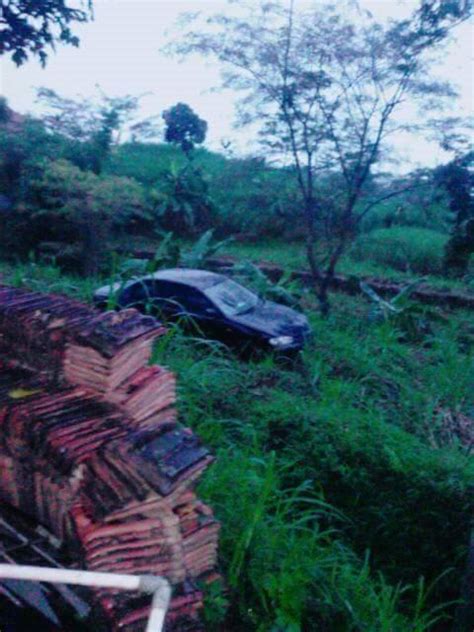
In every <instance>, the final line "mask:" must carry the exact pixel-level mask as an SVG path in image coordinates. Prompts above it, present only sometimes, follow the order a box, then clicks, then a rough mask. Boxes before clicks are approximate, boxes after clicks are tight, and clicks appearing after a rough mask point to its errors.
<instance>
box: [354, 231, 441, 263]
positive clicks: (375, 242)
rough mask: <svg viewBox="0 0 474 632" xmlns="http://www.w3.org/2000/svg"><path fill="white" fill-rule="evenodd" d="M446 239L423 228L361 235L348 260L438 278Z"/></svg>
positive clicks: (435, 232)
mask: <svg viewBox="0 0 474 632" xmlns="http://www.w3.org/2000/svg"><path fill="white" fill-rule="evenodd" d="M446 241H447V235H443V234H442V233H439V232H437V231H434V230H428V229H426V228H411V227H402V226H396V227H395V226H394V227H392V228H380V229H378V230H374V231H372V232H370V233H367V234H365V235H361V236H360V237H359V238H358V239H357V241H356V242H355V244H354V246H353V248H352V250H351V256H352V257H353V258H354V259H356V260H359V261H362V260H366V261H369V260H370V261H373V262H376V263H378V264H381V265H386V266H389V267H391V268H393V269H394V270H401V271H409V272H412V273H415V274H441V273H442V271H443V249H444V246H445V244H446Z"/></svg>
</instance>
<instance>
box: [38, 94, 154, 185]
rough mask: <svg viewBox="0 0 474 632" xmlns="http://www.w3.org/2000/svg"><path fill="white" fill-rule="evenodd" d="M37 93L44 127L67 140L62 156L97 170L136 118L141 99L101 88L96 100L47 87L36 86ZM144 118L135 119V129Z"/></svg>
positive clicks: (98, 171)
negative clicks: (104, 91) (62, 93)
mask: <svg viewBox="0 0 474 632" xmlns="http://www.w3.org/2000/svg"><path fill="white" fill-rule="evenodd" d="M37 93H38V101H39V102H40V103H41V104H42V105H43V107H44V108H45V113H44V115H43V118H42V120H43V123H44V125H45V127H46V129H48V130H49V131H51V132H53V133H55V134H60V135H61V136H62V137H63V138H64V139H67V140H68V141H69V146H68V148H67V149H68V151H67V153H66V154H65V156H64V157H65V158H67V159H68V160H70V161H71V162H73V163H74V164H76V165H77V166H78V167H80V168H81V169H86V170H87V169H90V170H91V171H93V172H94V173H96V174H99V173H100V172H101V171H102V168H103V164H104V162H105V161H106V160H107V158H108V156H109V155H110V152H111V149H112V146H113V145H114V144H115V143H116V142H118V140H119V139H120V136H121V133H122V132H123V130H124V129H128V128H130V126H132V123H133V122H134V121H135V117H136V113H137V110H138V107H139V104H140V99H141V97H134V96H131V95H125V96H121V97H108V96H107V95H105V94H103V93H102V92H100V94H99V99H98V100H96V101H92V100H86V99H84V98H81V99H79V100H77V99H71V98H66V97H62V96H60V95H59V94H57V92H55V91H54V90H51V89H49V88H39V89H38V91H37ZM145 122H146V121H141V122H140V123H137V122H136V121H135V122H134V125H133V127H134V129H135V133H137V129H139V127H140V125H142V126H143V125H144V123H145ZM148 122H149V123H150V120H149V119H148Z"/></svg>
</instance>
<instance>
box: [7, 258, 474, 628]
mask: <svg viewBox="0 0 474 632" xmlns="http://www.w3.org/2000/svg"><path fill="white" fill-rule="evenodd" d="M262 258H264V257H262ZM3 274H4V275H5V277H6V280H10V282H14V283H16V284H25V285H27V286H30V287H34V288H35V289H44V290H48V289H49V290H54V291H64V292H66V293H71V294H73V295H77V296H80V297H81V298H87V297H89V296H90V291H91V289H92V287H93V285H94V283H93V282H92V281H86V282H83V281H79V280H77V279H68V278H64V277H62V276H61V275H60V274H59V273H58V272H57V271H55V270H54V269H52V268H50V269H45V268H41V267H38V266H34V265H29V266H25V267H23V268H16V269H14V270H12V269H6V268H4V271H3ZM471 316H472V315H471V314H466V313H463V312H457V313H456V315H453V316H452V318H451V320H450V321H449V322H440V323H434V324H433V327H434V332H433V335H432V336H431V337H430V338H429V339H427V340H425V343H424V344H417V345H415V344H407V343H403V342H401V341H400V340H399V337H398V335H397V332H396V331H394V330H393V329H392V328H390V327H388V326H378V327H374V326H373V327H369V326H368V324H367V308H366V306H365V304H364V303H363V302H361V301H359V300H357V299H353V298H348V297H342V296H341V297H337V298H336V299H335V308H334V312H333V314H332V316H331V318H330V319H329V320H327V321H325V320H322V319H320V318H319V317H318V316H317V315H314V316H312V324H313V328H314V331H315V342H314V345H313V346H312V347H310V348H308V349H307V351H306V352H305V353H304V355H303V357H302V358H301V361H300V363H299V364H298V366H297V367H296V368H295V369H294V370H289V368H285V367H282V366H279V365H277V364H276V363H275V361H274V359H273V358H272V357H267V358H264V359H261V360H260V361H255V362H253V363H250V364H247V363H242V362H240V361H239V360H238V359H236V358H235V357H232V356H229V355H227V354H225V353H222V352H220V351H219V349H218V347H216V346H215V345H212V344H208V343H205V344H204V343H202V342H199V341H193V340H190V339H189V338H186V337H184V336H183V335H182V334H181V332H180V331H179V329H171V330H170V333H169V335H168V336H167V337H166V338H164V339H162V340H161V341H160V342H159V344H158V345H157V347H156V350H155V358H154V359H155V361H158V362H161V363H164V364H167V365H169V366H171V368H173V369H174V370H175V371H176V372H177V373H178V383H179V394H180V413H181V418H182V420H183V422H185V423H186V424H188V425H190V426H192V427H193V428H194V429H195V430H196V432H197V433H198V434H199V435H200V436H201V437H202V438H203V440H204V441H205V442H206V443H207V444H208V445H209V446H210V447H212V449H213V451H214V452H215V454H216V456H217V461H216V464H215V465H214V466H212V467H211V468H210V470H209V471H208V473H207V475H206V476H205V478H204V480H203V481H202V483H201V486H200V494H201V495H202V497H203V498H204V499H205V500H206V501H208V502H209V503H210V504H211V505H212V506H213V507H214V508H215V510H216V513H217V515H218V517H219V518H220V519H221V521H222V525H223V526H222V534H221V559H222V566H223V571H224V574H225V576H226V578H227V581H228V586H229V594H228V596H227V598H228V600H229V602H230V608H229V611H228V615H227V620H226V623H225V626H224V627H225V629H226V630H261V631H264V630H271V629H279V630H285V631H288V632H290V631H296V630H300V629H301V630H314V629H318V630H322V631H324V630H327V631H328V632H332V631H338V630H341V631H342V630H344V631H345V630H360V631H361V632H362V631H363V632H367V631H369V632H370V631H373V632H379V631H380V632H382V631H387V632H388V630H390V631H392V632H406V631H407V630H413V631H416V632H422V630H425V629H428V626H427V625H425V624H426V619H425V618H424V616H425V615H424V614H423V613H422V610H423V608H422V604H421V601H422V600H423V598H422V597H420V598H419V599H418V601H417V599H416V595H417V594H418V595H423V590H422V588H423V587H422V586H421V587H420V585H417V582H418V577H419V576H420V575H421V574H423V575H424V576H425V577H426V579H427V582H431V581H433V580H434V579H435V578H436V577H438V576H440V575H441V574H442V573H443V572H448V575H447V576H445V577H444V578H442V579H441V580H440V581H439V583H438V584H437V586H436V588H435V590H434V592H433V594H432V595H431V596H430V600H429V601H430V604H431V605H433V604H434V603H439V602H440V601H441V602H442V601H445V600H447V599H450V598H452V597H455V596H456V594H457V590H458V588H459V582H460V572H461V571H460V569H461V568H462V564H463V562H464V556H465V552H466V547H465V544H466V543H467V536H468V527H469V525H468V518H469V515H470V513H472V497H470V495H469V485H470V484H472V481H473V480H474V464H473V461H472V458H469V456H468V454H467V453H466V451H465V449H463V448H462V447H461V446H459V445H457V444H456V441H455V440H454V441H453V440H450V439H447V435H446V432H445V429H444V428H443V426H442V420H441V418H440V417H439V415H438V414H437V411H438V410H439V409H440V408H441V409H451V410H454V411H462V412H464V413H467V414H471V415H472V413H473V411H474V399H473V397H474V395H473V394H474V389H473V385H474V375H473V363H472V359H473V358H472V331H471V334H469V331H470V328H471V329H472V325H471V323H470V319H471ZM469 335H471V347H470V350H469V349H468V347H466V340H467V339H468V338H469ZM448 435H449V433H448ZM368 549H370V551H371V553H370V563H369V562H365V563H364V559H366V551H367V550H368ZM378 571H383V573H384V577H383V578H382V577H381V576H380V577H379V576H378V574H377V573H378ZM398 582H401V583H402V584H403V585H404V586H407V585H410V586H411V588H410V589H409V590H407V592H403V594H401V593H400V587H397V585H398ZM420 591H421V592H420ZM225 599H226V597H225V596H224V595H223V594H221V593H218V592H215V593H213V594H212V595H211V596H210V598H209V599H208V609H207V617H208V621H209V628H210V629H212V628H213V624H212V622H216V621H218V620H219V619H220V617H221V616H222V612H223V606H224V602H225ZM420 599H421V601H420ZM417 604H418V605H417ZM315 622H316V623H315ZM315 625H317V626H318V627H317V628H315V627H314V626H315ZM445 625H446V627H444V626H443V627H442V628H441V629H449V624H448V623H446V624H445Z"/></svg>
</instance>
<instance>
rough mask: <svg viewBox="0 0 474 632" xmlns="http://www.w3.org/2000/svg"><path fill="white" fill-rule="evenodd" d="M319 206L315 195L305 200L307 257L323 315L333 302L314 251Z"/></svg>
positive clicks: (328, 310)
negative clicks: (315, 220) (316, 214)
mask: <svg viewBox="0 0 474 632" xmlns="http://www.w3.org/2000/svg"><path fill="white" fill-rule="evenodd" d="M316 207H317V201H316V200H315V198H314V197H313V196H309V197H307V199H306V200H305V218H306V227H307V230H308V234H307V236H306V257H307V259H308V265H309V269H310V272H311V276H312V278H313V286H314V293H315V294H316V298H317V299H318V302H319V308H320V310H321V314H322V316H324V317H326V316H328V315H329V312H330V310H331V304H330V301H329V291H328V290H329V283H328V282H326V277H325V276H323V273H322V272H321V270H320V269H319V265H318V262H317V261H316V254H315V252H314V245H315V243H316V240H317V235H316V227H315V225H314V219H315V212H316Z"/></svg>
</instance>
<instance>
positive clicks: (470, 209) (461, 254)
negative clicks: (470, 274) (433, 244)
mask: <svg viewBox="0 0 474 632" xmlns="http://www.w3.org/2000/svg"><path fill="white" fill-rule="evenodd" d="M473 162H474V152H472V151H471V152H470V153H468V154H466V155H465V156H462V157H460V158H457V159H455V160H453V161H452V162H450V163H448V164H447V165H444V166H442V167H438V168H437V169H436V170H435V172H434V179H435V181H436V182H437V183H438V185H440V186H442V187H444V188H445V189H446V191H447V193H448V196H449V200H450V202H449V209H450V211H451V214H452V235H451V238H450V239H449V241H448V242H447V244H446V248H445V259H444V263H445V266H446V269H447V271H448V272H449V273H451V274H454V275H456V276H462V275H463V274H465V273H466V271H467V268H468V265H469V259H470V257H471V255H472V254H473V253H474V197H473V187H474V174H473V172H472V167H473Z"/></svg>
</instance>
